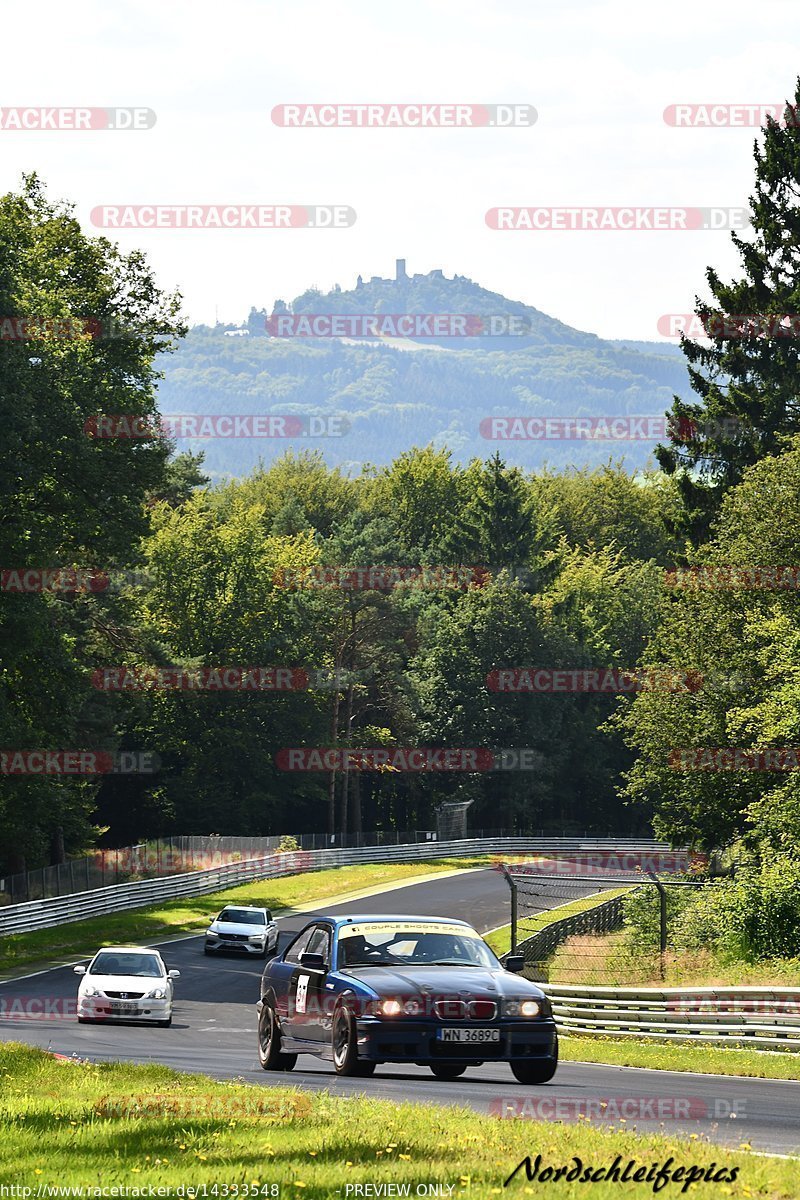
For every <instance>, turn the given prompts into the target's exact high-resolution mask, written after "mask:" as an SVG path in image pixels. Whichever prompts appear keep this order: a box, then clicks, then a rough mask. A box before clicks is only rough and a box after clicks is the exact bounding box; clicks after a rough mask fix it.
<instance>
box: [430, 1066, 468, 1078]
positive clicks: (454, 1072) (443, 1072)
mask: <svg viewBox="0 0 800 1200" xmlns="http://www.w3.org/2000/svg"><path fill="white" fill-rule="evenodd" d="M428 1066H429V1067H430V1069H431V1070H432V1071H433V1073H434V1075H435V1076H436V1078H437V1079H458V1077H459V1075H463V1074H464V1072H465V1071H466V1069H467V1064H466V1063H449V1062H437V1063H428Z"/></svg>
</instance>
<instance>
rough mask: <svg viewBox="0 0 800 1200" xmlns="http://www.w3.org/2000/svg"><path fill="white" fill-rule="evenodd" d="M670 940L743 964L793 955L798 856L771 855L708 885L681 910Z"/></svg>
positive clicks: (799, 925)
mask: <svg viewBox="0 0 800 1200" xmlns="http://www.w3.org/2000/svg"><path fill="white" fill-rule="evenodd" d="M675 944H676V945H677V946H679V947H685V948H686V949H700V948H703V947H706V948H709V947H710V948H713V949H714V950H716V951H717V952H721V953H722V954H723V955H724V956H727V957H730V958H736V959H740V960H741V961H743V962H761V961H763V960H765V959H771V958H794V957H796V956H797V954H798V950H800V860H798V859H795V858H788V857H779V858H775V859H773V860H772V861H770V862H766V863H762V864H758V865H756V864H751V865H746V866H742V867H740V868H739V870H738V872H737V874H736V876H735V877H734V878H733V879H726V880H722V881H720V882H716V883H712V884H711V885H710V886H709V887H707V888H704V889H703V890H702V891H701V892H699V893H698V894H697V895H696V896H695V897H694V898H693V902H692V904H691V905H690V906H689V907H688V908H687V909H686V910H685V911H684V912H683V913H682V914H681V916H680V918H679V921H678V923H677V927H676V930H675Z"/></svg>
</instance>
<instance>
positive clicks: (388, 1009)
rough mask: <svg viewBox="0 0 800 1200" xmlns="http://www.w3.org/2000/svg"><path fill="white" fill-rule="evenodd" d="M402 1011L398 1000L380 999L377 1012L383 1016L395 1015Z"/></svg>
mask: <svg viewBox="0 0 800 1200" xmlns="http://www.w3.org/2000/svg"><path fill="white" fill-rule="evenodd" d="M402 1011H403V1006H402V1004H401V1003H400V1001H399V1000H381V1002H380V1004H379V1005H378V1012H379V1013H381V1015H382V1016H384V1017H396V1016H398V1015H399V1014H400V1013H401V1012H402Z"/></svg>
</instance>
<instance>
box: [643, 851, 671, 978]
mask: <svg viewBox="0 0 800 1200" xmlns="http://www.w3.org/2000/svg"><path fill="white" fill-rule="evenodd" d="M647 873H648V875H649V876H650V878H651V879H652V881H653V883H654V884H655V885H656V887H657V888H658V901H659V939H658V940H659V947H658V949H659V958H660V972H659V973H660V975H661V978H662V979H663V978H664V955H665V953H666V950H667V889H666V888H665V887H664V885H663V883H662V882H661V880H660V879H659V878H658V876H657V875H656V873H655V871H648V872H647Z"/></svg>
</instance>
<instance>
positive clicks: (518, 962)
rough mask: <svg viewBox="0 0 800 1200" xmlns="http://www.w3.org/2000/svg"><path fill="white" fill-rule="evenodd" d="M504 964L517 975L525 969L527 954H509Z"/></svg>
mask: <svg viewBox="0 0 800 1200" xmlns="http://www.w3.org/2000/svg"><path fill="white" fill-rule="evenodd" d="M504 966H505V969H506V970H507V971H513V973H514V974H515V975H521V974H522V972H523V971H524V970H525V955H524V954H509V956H508V958H507V959H506V961H505V964H504Z"/></svg>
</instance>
